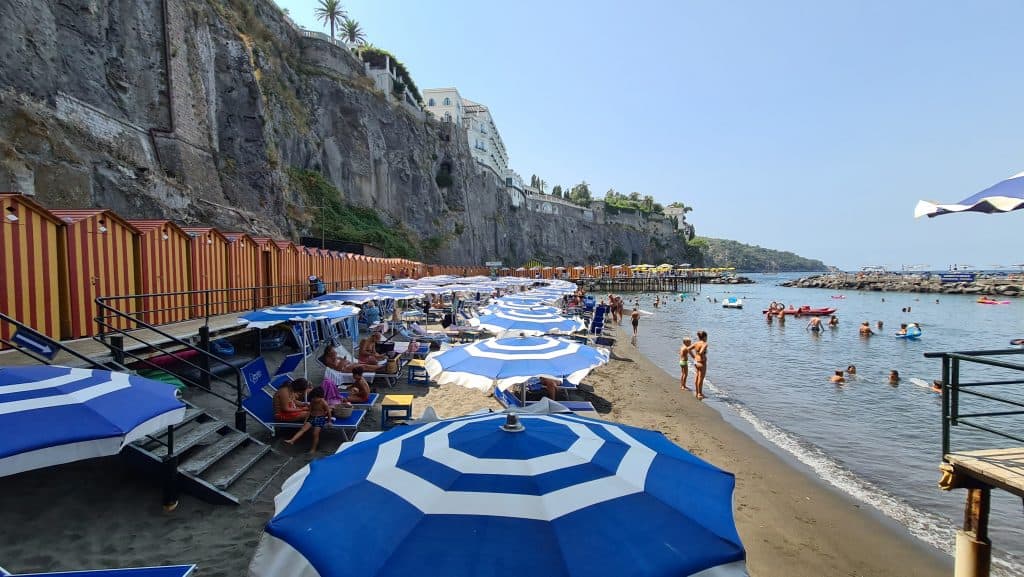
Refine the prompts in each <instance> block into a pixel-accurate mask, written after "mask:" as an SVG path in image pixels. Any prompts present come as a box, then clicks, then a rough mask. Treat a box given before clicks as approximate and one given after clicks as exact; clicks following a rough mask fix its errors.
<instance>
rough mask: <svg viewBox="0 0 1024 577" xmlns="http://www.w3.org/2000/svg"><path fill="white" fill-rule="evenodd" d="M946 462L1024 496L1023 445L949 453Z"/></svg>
mask: <svg viewBox="0 0 1024 577" xmlns="http://www.w3.org/2000/svg"><path fill="white" fill-rule="evenodd" d="M946 461H948V462H949V463H951V464H952V465H953V467H954V468H955V470H956V472H957V473H962V474H964V475H967V476H969V477H972V478H974V479H977V480H978V481H981V482H982V483H984V484H986V485H989V486H991V487H997V488H999V489H1003V490H1004V491H1009V492H1010V493H1013V494H1014V495H1017V496H1019V497H1024V447H1013V448H1010V449H986V450H981V451H964V452H960V453H949V454H948V455H946Z"/></svg>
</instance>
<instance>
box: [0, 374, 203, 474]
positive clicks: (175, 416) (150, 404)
mask: <svg viewBox="0 0 1024 577" xmlns="http://www.w3.org/2000/svg"><path fill="white" fill-rule="evenodd" d="M184 416H185V404H184V403H182V402H181V401H180V400H179V399H178V395H177V389H176V388H175V387H174V386H173V385H169V384H167V383H162V382H159V381H154V380H151V379H145V378H142V377H137V376H134V375H129V374H127V373H117V372H111V371H101V370H92V369H75V368H69V367H59V366H34V367H0V477H2V476H6V475H13V474H15V473H20V472H22V471H29V470H31V469H39V468H42V467H49V466H53V465H59V464H61V463H69V462H71V461H79V460H82V459H91V458H93V457H102V456H106V455H116V454H117V453H119V452H120V451H121V449H122V448H124V446H125V445H127V444H128V443H131V442H132V441H134V440H136V439H141V438H143V437H145V436H146V435H149V434H153V433H157V432H159V431H162V430H163V429H166V428H167V427H169V426H171V425H173V424H175V423H179V422H181V419H182V417H184Z"/></svg>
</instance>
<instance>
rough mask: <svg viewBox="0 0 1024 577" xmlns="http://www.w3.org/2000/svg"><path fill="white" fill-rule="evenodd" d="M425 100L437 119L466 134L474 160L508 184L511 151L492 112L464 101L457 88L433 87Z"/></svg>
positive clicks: (425, 96) (476, 103)
mask: <svg viewBox="0 0 1024 577" xmlns="http://www.w3.org/2000/svg"><path fill="white" fill-rule="evenodd" d="M423 97H424V98H425V99H426V104H427V111H428V112H430V113H431V114H433V115H434V117H435V118H437V119H438V120H440V121H442V122H451V123H454V124H456V125H458V126H461V127H462V128H463V130H465V131H466V139H467V140H468V142H469V150H470V152H471V153H472V154H473V159H474V160H476V161H477V163H479V164H480V165H481V166H484V167H486V168H488V169H490V170H491V172H493V173H494V175H495V176H496V177H497V178H498V180H500V181H502V182H507V181H506V174H505V173H506V171H507V170H508V152H507V151H506V150H505V143H504V141H502V139H501V134H499V133H498V127H497V125H496V124H495V123H494V118H493V117H492V116H491V111H490V109H488V108H487V107H486V106H484V105H483V104H480V103H479V102H473V101H472V100H468V99H466V98H463V97H462V96H461V95H460V94H459V91H458V90H457V89H455V88H429V89H427V90H424V91H423Z"/></svg>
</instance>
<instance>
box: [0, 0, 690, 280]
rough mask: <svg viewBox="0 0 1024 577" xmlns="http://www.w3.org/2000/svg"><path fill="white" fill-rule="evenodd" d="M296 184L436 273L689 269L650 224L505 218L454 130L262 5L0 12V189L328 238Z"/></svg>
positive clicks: (23, 5)
mask: <svg viewBox="0 0 1024 577" xmlns="http://www.w3.org/2000/svg"><path fill="white" fill-rule="evenodd" d="M295 170H302V171H305V172H306V173H308V172H316V173H319V174H321V175H322V176H323V177H324V178H325V179H326V180H327V181H328V182H329V183H330V184H331V185H333V189H332V190H335V191H336V192H334V193H333V194H335V195H337V197H338V198H336V199H333V200H334V201H337V202H340V203H341V205H342V206H347V205H352V206H359V207H373V208H374V209H375V210H376V211H377V213H378V214H379V215H380V217H381V219H382V220H383V221H384V222H385V223H386V226H389V227H393V228H395V229H396V230H401V231H403V232H404V233H406V234H405V238H409V239H412V243H411V249H410V250H412V251H413V253H414V254H413V255H411V256H420V257H423V258H429V259H430V260H432V261H436V262H452V263H480V262H482V261H484V260H504V261H506V262H508V263H520V262H523V261H526V260H528V259H533V258H538V259H541V260H543V261H544V262H546V263H551V264H569V263H576V262H584V261H591V262H593V261H607V260H608V259H609V258H610V257H611V255H612V254H613V253H617V254H625V255H636V257H637V258H639V259H641V260H643V261H651V262H661V261H670V262H674V261H677V260H679V261H683V260H685V259H686V258H687V255H686V246H685V243H683V242H682V241H681V240H680V239H679V238H678V237H677V236H676V235H673V234H665V233H664V231H663V230H661V228H659V227H657V226H651V227H647V226H646V225H641V226H635V225H624V224H606V223H593V222H585V221H581V220H579V219H575V218H569V217H563V216H558V215H550V214H541V213H538V212H536V211H532V210H530V209H529V206H528V205H523V206H519V207H515V206H513V205H512V199H511V197H510V196H509V195H508V194H507V193H506V191H505V189H504V186H503V184H502V183H501V182H500V181H499V180H498V179H497V178H496V176H495V175H493V174H490V173H487V172H484V171H482V170H481V169H480V168H479V167H478V165H477V164H476V163H475V162H474V161H473V160H472V156H471V154H470V150H469V145H468V143H467V140H466V137H465V134H464V133H463V132H462V131H461V130H451V129H449V127H448V126H447V125H444V124H441V123H437V122H435V121H433V120H431V119H428V118H425V117H424V115H423V114H422V112H418V111H416V110H415V109H411V108H410V107H407V106H405V105H403V104H400V103H396V102H391V101H389V99H388V98H386V96H385V95H384V94H383V93H381V92H380V91H378V90H376V89H375V88H374V83H373V81H372V80H371V79H370V78H368V77H367V76H366V73H365V70H364V66H363V63H362V62H360V61H359V60H357V59H356V58H355V57H353V56H352V54H351V53H350V52H349V51H347V50H345V49H344V48H341V47H339V46H335V45H333V44H331V43H329V42H325V41H323V40H321V39H317V38H310V37H306V36H305V35H303V33H302V32H301V31H300V30H299V29H297V28H296V27H295V26H294V25H292V24H291V23H290V21H289V20H288V19H287V18H286V17H285V16H284V14H282V13H281V12H280V11H279V9H278V8H277V7H276V6H275V5H274V4H272V3H271V2H270V1H269V0H59V1H57V0H54V1H48V2H40V1H38V0H0V190H15V191H22V192H25V193H27V194H34V195H35V196H36V197H37V199H38V200H39V201H40V202H42V203H43V204H45V205H47V206H50V207H55V208H57V207H59V208H65V207H66V208H71V207H87V206H103V207H109V208H113V209H114V210H116V211H118V212H120V213H122V214H123V215H125V216H128V217H133V218H146V217H169V218H173V219H175V220H178V221H181V222H184V223H210V224H213V225H216V226H219V227H222V228H225V229H233V230H244V231H248V232H253V233H258V234H261V235H263V234H266V235H280V236H284V237H291V238H297V237H299V236H301V235H310V236H319V235H318V233H319V232H320V231H319V227H320V226H322V225H323V226H325V227H326V228H327V230H329V231H334V230H337V228H336V227H335V226H334V224H335V223H333V222H328V223H322V222H318V219H319V218H320V210H321V209H319V208H316V207H315V206H313V205H314V204H315V203H314V202H312V201H311V199H310V198H308V194H307V191H305V190H303V189H302V188H301V187H296V186H294V180H295V179H294V178H289V174H294V171H295ZM442 170H445V171H448V172H450V174H451V176H452V178H451V184H450V185H449V186H445V187H444V188H442V187H439V186H438V179H436V178H435V177H436V176H437V174H438V172H439V171H442ZM442 184H445V183H444V181H443V180H442ZM320 202H321V205H322V203H323V200H322V199H321V200H320ZM328 236H331V235H328ZM689 258H690V260H695V257H693V256H692V255H691V256H690V257H689Z"/></svg>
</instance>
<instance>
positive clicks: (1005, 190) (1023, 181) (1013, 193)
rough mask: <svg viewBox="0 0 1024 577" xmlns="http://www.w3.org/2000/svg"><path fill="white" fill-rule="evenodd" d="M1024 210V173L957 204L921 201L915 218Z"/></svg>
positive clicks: (916, 209) (915, 209) (918, 203)
mask: <svg viewBox="0 0 1024 577" xmlns="http://www.w3.org/2000/svg"><path fill="white" fill-rule="evenodd" d="M1020 208H1024V172H1020V173H1017V174H1015V175H1013V176H1011V177H1010V178H1007V179H1006V180H1004V181H1002V182H999V183H997V184H995V185H994V186H990V187H989V188H986V189H985V190H983V191H981V192H979V193H978V194H975V195H974V196H969V197H967V198H965V199H963V200H961V201H960V202H958V203H956V204H938V203H937V202H935V201H928V200H920V201H918V202H917V206H916V207H915V208H914V218H919V217H922V216H927V217H929V218H930V217H934V216H940V215H943V214H950V213H953V212H985V213H990V214H991V213H993V212H1010V211H1011V210H1017V209H1020Z"/></svg>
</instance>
